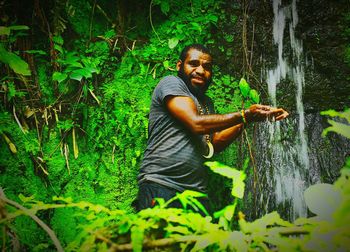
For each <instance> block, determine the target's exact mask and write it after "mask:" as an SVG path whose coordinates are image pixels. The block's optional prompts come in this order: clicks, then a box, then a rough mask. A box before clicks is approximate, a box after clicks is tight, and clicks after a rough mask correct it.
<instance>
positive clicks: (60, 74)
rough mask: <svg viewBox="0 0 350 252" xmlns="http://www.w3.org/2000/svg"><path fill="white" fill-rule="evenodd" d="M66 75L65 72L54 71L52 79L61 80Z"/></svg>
mask: <svg viewBox="0 0 350 252" xmlns="http://www.w3.org/2000/svg"><path fill="white" fill-rule="evenodd" d="M67 77H68V75H67V74H65V73H60V72H54V73H53V74H52V80H54V81H58V82H62V81H64V80H65V79H67Z"/></svg>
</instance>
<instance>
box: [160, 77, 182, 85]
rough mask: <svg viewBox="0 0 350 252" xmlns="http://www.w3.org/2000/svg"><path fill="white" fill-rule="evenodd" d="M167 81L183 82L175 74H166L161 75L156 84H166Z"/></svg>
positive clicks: (173, 82)
mask: <svg viewBox="0 0 350 252" xmlns="http://www.w3.org/2000/svg"><path fill="white" fill-rule="evenodd" d="M168 83H172V84H175V83H176V84H183V81H182V80H181V79H180V78H179V77H177V76H175V75H168V76H165V77H163V78H162V79H161V80H160V81H159V84H158V85H164V84H168Z"/></svg>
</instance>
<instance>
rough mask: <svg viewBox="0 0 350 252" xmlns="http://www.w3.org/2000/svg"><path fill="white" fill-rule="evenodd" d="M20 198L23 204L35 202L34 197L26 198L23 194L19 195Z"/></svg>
mask: <svg viewBox="0 0 350 252" xmlns="http://www.w3.org/2000/svg"><path fill="white" fill-rule="evenodd" d="M18 198H19V199H20V200H21V201H22V202H23V203H26V202H32V201H33V200H34V195H32V196H29V197H26V196H24V195H23V194H20V195H18Z"/></svg>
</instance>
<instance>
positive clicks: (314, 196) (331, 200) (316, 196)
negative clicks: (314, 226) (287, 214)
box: [304, 183, 341, 220]
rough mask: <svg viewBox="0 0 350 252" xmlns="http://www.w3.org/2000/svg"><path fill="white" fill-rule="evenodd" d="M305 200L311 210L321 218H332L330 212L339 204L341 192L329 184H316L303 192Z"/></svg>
mask: <svg viewBox="0 0 350 252" xmlns="http://www.w3.org/2000/svg"><path fill="white" fill-rule="evenodd" d="M304 197H305V202H306V205H307V207H308V208H309V210H310V211H311V212H313V213H314V214H316V215H318V216H319V217H320V219H322V220H332V214H333V213H334V211H335V210H336V209H337V207H338V206H339V205H340V202H341V193H340V191H339V190H337V189H336V188H335V187H334V186H333V185H331V184H325V183H322V184H316V185H312V186H310V187H309V188H307V189H306V191H305V192H304Z"/></svg>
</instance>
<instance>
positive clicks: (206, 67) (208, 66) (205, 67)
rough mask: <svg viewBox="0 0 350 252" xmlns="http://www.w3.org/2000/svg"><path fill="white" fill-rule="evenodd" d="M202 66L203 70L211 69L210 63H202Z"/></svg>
mask: <svg viewBox="0 0 350 252" xmlns="http://www.w3.org/2000/svg"><path fill="white" fill-rule="evenodd" d="M203 68H204V69H205V70H211V69H212V65H211V64H204V65H203Z"/></svg>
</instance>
